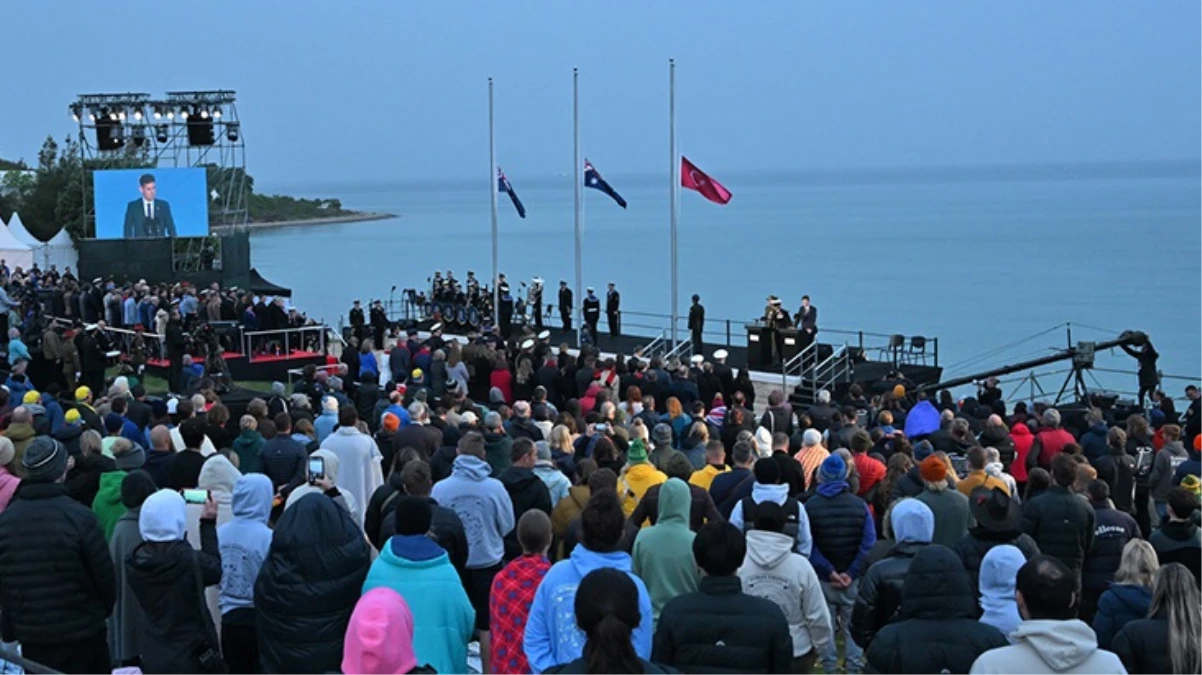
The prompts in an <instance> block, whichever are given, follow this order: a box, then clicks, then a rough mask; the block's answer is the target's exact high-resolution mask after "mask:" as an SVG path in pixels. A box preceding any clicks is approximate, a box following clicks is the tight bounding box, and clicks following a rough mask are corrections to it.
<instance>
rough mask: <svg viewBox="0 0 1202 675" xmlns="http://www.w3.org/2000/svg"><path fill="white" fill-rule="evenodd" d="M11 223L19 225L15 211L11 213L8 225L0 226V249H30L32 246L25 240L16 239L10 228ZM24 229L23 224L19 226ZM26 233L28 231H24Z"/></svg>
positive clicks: (19, 221)
mask: <svg viewBox="0 0 1202 675" xmlns="http://www.w3.org/2000/svg"><path fill="white" fill-rule="evenodd" d="M13 224H16V225H21V220H20V218H19V217H18V216H17V214H16V213H14V214H13V217H12V221H11V223H10V225H9V227H0V250H4V251H32V250H33V247H31V246H29V245H28V244H26V243H25V242H23V241H21V240H20V239H17V238H16V236H14V235H13V233H12V230H11V229H10V228H11V227H12V225H13ZM21 229H22V230H24V229H25V228H24V226H22V227H21ZM26 234H28V232H26Z"/></svg>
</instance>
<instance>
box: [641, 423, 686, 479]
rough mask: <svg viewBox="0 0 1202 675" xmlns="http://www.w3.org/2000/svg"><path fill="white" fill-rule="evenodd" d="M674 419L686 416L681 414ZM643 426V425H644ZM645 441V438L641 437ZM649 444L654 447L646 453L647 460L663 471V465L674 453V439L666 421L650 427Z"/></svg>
mask: <svg viewBox="0 0 1202 675" xmlns="http://www.w3.org/2000/svg"><path fill="white" fill-rule="evenodd" d="M676 419H679V420H687V419H688V418H687V416H685V415H683V414H682V415H681V416H680V417H677V418H676ZM644 428H645V427H644ZM643 440H644V441H646V439H643ZM651 444H652V445H653V446H655V447H654V449H653V450H652V451H651V453H650V454H649V455H647V461H649V462H651V465H652V466H654V467H655V468H657V469H659V470H660V471H663V466H664V465H665V464H667V463H668V459H669V458H670V457H672V456H673V455H674V454H676V452H677V450H676V448H675V447H673V446H674V445H675V441H673V431H672V427H671V426H669V425H668V424H666V423H662V422H661V423H660V424H656V425H655V426H654V427H652V428H651Z"/></svg>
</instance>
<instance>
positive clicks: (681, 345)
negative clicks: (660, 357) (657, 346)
mask: <svg viewBox="0 0 1202 675" xmlns="http://www.w3.org/2000/svg"><path fill="white" fill-rule="evenodd" d="M692 355H693V340H692V339H690V338H685V339H684V340H681V341H680V342H677V343H676V346H675V347H673V348H672V349H671V350H670V351H669V352H668V353H667V354H664V362H668V361H671V360H672V359H679V358H681V357H682V356H683V357H689V356H692Z"/></svg>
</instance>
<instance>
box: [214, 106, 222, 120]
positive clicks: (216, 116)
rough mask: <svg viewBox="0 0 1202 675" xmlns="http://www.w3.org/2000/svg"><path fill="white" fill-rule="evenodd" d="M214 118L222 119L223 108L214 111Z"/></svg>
mask: <svg viewBox="0 0 1202 675" xmlns="http://www.w3.org/2000/svg"><path fill="white" fill-rule="evenodd" d="M213 118H214V119H221V108H217V109H215V110H214V111H213Z"/></svg>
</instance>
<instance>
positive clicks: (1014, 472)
mask: <svg viewBox="0 0 1202 675" xmlns="http://www.w3.org/2000/svg"><path fill="white" fill-rule="evenodd" d="M1010 440H1011V441H1013V442H1014V462H1013V463H1011V464H1010V466H1009V468H1007V469H1006V470H1007V471H1009V472H1010V475H1011V476H1014V480H1015V481H1017V482H1019V483H1025V482H1027V455H1028V454H1029V453H1030V452H1031V443H1033V442H1035V437H1034V436H1032V435H1031V429H1030V428H1029V427H1028V426H1027V425H1026V424H1025V423H1023V422H1018V423H1017V424H1015V425H1014V426H1013V427H1012V428H1011V429H1010Z"/></svg>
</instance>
